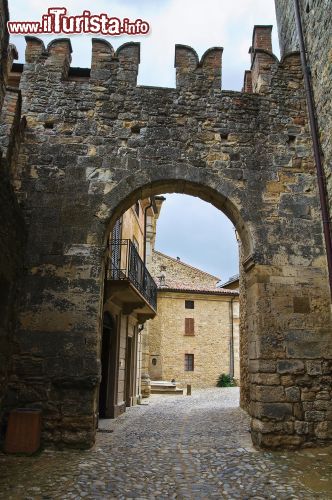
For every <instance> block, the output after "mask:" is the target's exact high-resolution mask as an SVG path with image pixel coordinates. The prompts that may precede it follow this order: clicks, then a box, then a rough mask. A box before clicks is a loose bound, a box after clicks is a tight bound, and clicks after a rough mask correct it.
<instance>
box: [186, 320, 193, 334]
mask: <svg viewBox="0 0 332 500" xmlns="http://www.w3.org/2000/svg"><path fill="white" fill-rule="evenodd" d="M184 334H185V335H195V320H194V318H185V320H184Z"/></svg>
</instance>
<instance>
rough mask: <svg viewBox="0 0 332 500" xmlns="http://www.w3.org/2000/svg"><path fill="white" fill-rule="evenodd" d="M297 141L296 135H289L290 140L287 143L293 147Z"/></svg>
mask: <svg viewBox="0 0 332 500" xmlns="http://www.w3.org/2000/svg"><path fill="white" fill-rule="evenodd" d="M295 141H296V136H295V135H289V136H288V140H287V142H288V144H289V145H290V146H291V145H293V144H294V143H295Z"/></svg>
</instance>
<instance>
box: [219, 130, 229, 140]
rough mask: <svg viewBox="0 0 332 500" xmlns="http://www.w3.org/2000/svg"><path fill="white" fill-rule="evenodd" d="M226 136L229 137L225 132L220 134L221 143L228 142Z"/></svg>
mask: <svg viewBox="0 0 332 500" xmlns="http://www.w3.org/2000/svg"><path fill="white" fill-rule="evenodd" d="M228 136H229V134H228V133H227V132H226V133H225V132H224V133H221V134H220V139H222V140H223V141H228Z"/></svg>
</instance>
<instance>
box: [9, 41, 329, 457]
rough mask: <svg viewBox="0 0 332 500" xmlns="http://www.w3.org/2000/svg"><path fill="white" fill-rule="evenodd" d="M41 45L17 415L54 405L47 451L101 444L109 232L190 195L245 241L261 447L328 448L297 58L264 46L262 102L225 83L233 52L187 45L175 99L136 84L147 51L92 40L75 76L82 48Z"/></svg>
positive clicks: (314, 231) (25, 171) (36, 62)
mask: <svg viewBox="0 0 332 500" xmlns="http://www.w3.org/2000/svg"><path fill="white" fill-rule="evenodd" d="M27 43H28V45H27V51H26V60H27V64H26V65H25V67H24V72H23V75H22V79H21V84H20V89H21V91H22V109H23V113H24V114H25V115H26V118H27V129H26V134H25V140H24V144H23V145H22V147H21V149H20V154H19V164H18V170H17V172H18V175H19V176H20V181H21V182H20V184H17V193H18V195H19V199H20V200H22V210H23V211H24V215H25V220H26V223H27V225H28V229H29V238H28V243H27V249H26V255H25V265H26V274H25V277H24V283H23V290H22V293H21V302H20V318H19V319H20V324H19V328H18V329H17V331H16V333H15V341H16V342H17V346H18V349H19V350H20V351H19V352H18V353H17V356H16V357H15V363H16V364H15V367H16V368H15V372H13V373H12V376H11V379H10V384H11V398H10V399H9V398H8V399H7V400H6V409H7V410H8V409H9V408H10V407H13V406H15V405H17V404H20V405H27V404H29V405H31V404H35V405H36V406H39V407H42V409H43V420H44V429H48V432H47V434H46V433H45V432H44V434H43V436H44V441H47V442H50V441H52V442H56V443H66V444H76V445H82V446H84V445H89V444H91V443H92V442H93V439H94V435H95V420H94V415H95V408H96V398H97V389H98V384H99V374H100V371H99V370H100V367H99V357H100V352H99V351H100V325H101V312H102V302H103V283H104V265H103V262H104V260H103V259H104V255H105V248H106V240H107V236H108V234H109V230H110V227H112V224H113V223H114V221H115V220H116V218H117V217H118V216H119V215H121V213H123V212H124V211H125V210H126V209H128V208H129V207H130V206H132V205H133V204H134V203H135V201H136V200H137V199H144V198H145V197H148V196H151V195H154V194H158V193H165V192H183V193H186V194H193V195H196V196H199V197H201V198H202V199H204V200H206V201H209V202H211V203H212V204H214V205H215V206H216V207H217V208H219V209H220V210H222V211H223V212H224V213H225V214H226V215H227V216H228V217H229V218H230V219H231V221H232V222H233V224H234V225H235V227H236V229H237V231H238V234H239V237H240V239H241V242H242V252H243V254H242V255H243V258H242V264H241V265H242V269H243V273H245V280H244V281H243V283H244V286H245V292H246V294H245V297H246V302H245V304H244V311H245V314H244V316H243V317H244V318H245V319H244V321H245V324H244V326H242V327H243V331H244V332H245V334H246V335H247V339H246V343H247V346H248V349H247V352H248V357H247V359H248V361H247V368H248V370H249V371H250V379H249V382H250V386H249V389H250V405H249V411H250V414H251V416H252V417H253V433H252V436H253V439H254V442H255V443H256V444H257V445H258V446H261V447H282V446H288V447H292V446H300V445H301V444H303V443H313V442H314V441H317V440H325V441H327V440H328V439H330V438H331V433H332V429H331V420H330V414H331V408H330V406H329V403H327V404H325V407H323V406H324V404H322V403H321V401H324V397H326V396H327V395H329V394H330V391H331V359H332V352H331V349H332V345H331V335H330V332H331V312H330V295H329V288H328V280H327V274H326V256H325V249H324V244H323V238H322V226H321V220H320V217H319V201H318V196H317V188H316V178H315V171H314V165H313V159H312V149H311V141H310V135H309V130H308V123H307V114H306V104H305V95H304V91H303V82H302V73H301V65H300V61H299V57H298V55H297V54H292V55H289V56H288V57H286V58H284V59H283V61H282V62H281V63H279V62H278V61H277V60H276V58H275V57H274V56H273V55H272V54H270V53H268V51H267V52H266V51H265V52H264V49H259V50H258V49H257V50H256V49H255V47H254V53H253V61H252V74H251V76H252V88H253V89H255V91H256V94H251V93H240V92H232V91H224V90H221V89H220V75H221V50H220V49H211V50H209V51H207V52H206V53H205V54H204V56H203V58H202V59H201V61H199V60H198V57H197V54H196V53H195V51H194V50H193V49H191V48H189V47H185V46H177V47H176V57H175V65H176V73H177V87H176V88H174V89H162V88H154V87H143V86H141V87H137V86H136V77H137V71H138V65H139V46H138V45H137V44H125V45H123V46H122V47H120V48H119V49H118V50H117V51H116V53H114V50H113V48H112V47H111V46H110V45H109V44H108V43H107V42H104V41H102V40H100V39H98V40H94V41H93V50H92V68H91V74H90V77H86V78H85V80H84V79H81V80H80V81H75V78H74V77H70V78H68V74H69V66H70V58H71V47H70V43H69V42H68V41H66V40H65V39H61V40H57V41H54V42H52V43H50V44H49V46H48V48H47V50H46V48H45V47H44V46H43V43H42V42H41V41H38V40H37V39H35V38H28V41H27ZM262 50H263V52H262ZM216 237H220V238H222V235H216ZM241 322H242V325H243V321H242V320H241ZM241 334H242V332H241ZM274 384H277V385H276V386H275V387H277V389H275V388H273V390H271V386H272V387H274ZM29 391H30V392H29ZM308 398H309V399H308ZM325 401H327V400H325ZM308 403H310V404H308ZM318 408H319V409H318ZM73 422H74V424H75V425H74V424H73ZM55 424H56V425H55Z"/></svg>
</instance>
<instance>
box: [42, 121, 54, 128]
mask: <svg viewBox="0 0 332 500" xmlns="http://www.w3.org/2000/svg"><path fill="white" fill-rule="evenodd" d="M44 128H49V129H52V128H54V123H53V122H45V123H44Z"/></svg>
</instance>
